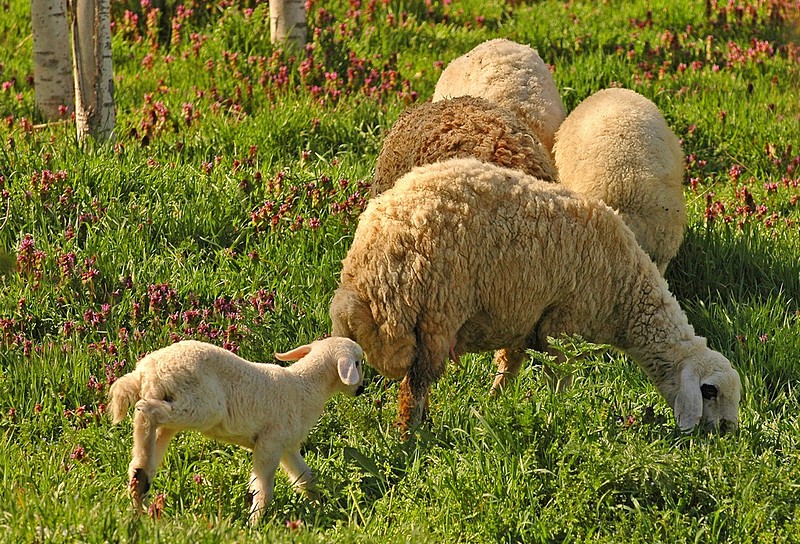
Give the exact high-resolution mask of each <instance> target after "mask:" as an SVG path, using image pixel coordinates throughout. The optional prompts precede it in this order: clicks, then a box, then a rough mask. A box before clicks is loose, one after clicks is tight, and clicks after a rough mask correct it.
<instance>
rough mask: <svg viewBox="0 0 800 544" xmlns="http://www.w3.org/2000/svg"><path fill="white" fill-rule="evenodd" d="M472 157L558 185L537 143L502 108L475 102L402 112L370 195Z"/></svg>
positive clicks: (452, 102)
mask: <svg viewBox="0 0 800 544" xmlns="http://www.w3.org/2000/svg"><path fill="white" fill-rule="evenodd" d="M457 157H475V158H477V159H481V160H483V161H486V162H491V163H493V164H497V165H499V166H505V167H508V168H514V169H516V170H522V171H523V172H525V173H527V174H530V175H532V176H535V177H537V178H539V179H542V180H544V181H556V180H557V178H558V175H557V174H556V168H555V165H554V164H553V160H552V158H551V157H550V154H549V152H548V151H546V150H545V149H544V148H543V147H542V144H541V143H540V142H539V140H538V139H537V138H536V137H535V136H534V135H532V134H531V133H530V132H529V130H528V127H526V126H525V125H524V124H523V123H522V122H521V121H520V120H519V119H518V118H517V117H516V116H515V115H514V114H512V113H511V112H510V111H508V110H506V109H505V108H503V107H501V106H498V105H496V104H493V103H491V102H489V101H488V100H484V99H483V98H476V97H473V96H462V97H458V98H453V99H452V100H442V101H439V102H426V103H424V104H421V105H419V106H416V107H414V108H410V109H408V110H406V111H404V112H403V113H402V114H401V115H400V117H399V119H398V120H397V122H396V123H395V124H394V125H393V126H392V128H391V130H390V131H389V132H388V134H387V135H386V138H385V139H384V141H383V147H382V148H381V152H380V154H379V155H378V160H377V162H376V163H375V176H374V178H373V182H372V188H371V194H372V196H376V195H378V194H380V193H382V192H383V191H385V190H386V189H388V188H390V187H391V186H392V185H394V183H395V181H397V179H398V178H400V177H401V176H402V175H403V174H405V173H407V172H408V171H409V170H411V169H412V168H413V167H414V166H422V165H423V164H430V163H432V162H437V161H442V160H445V159H450V158H457Z"/></svg>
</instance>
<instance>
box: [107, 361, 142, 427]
mask: <svg viewBox="0 0 800 544" xmlns="http://www.w3.org/2000/svg"><path fill="white" fill-rule="evenodd" d="M141 385H142V375H141V373H139V372H137V371H135V370H134V371H133V372H130V373H128V374H125V375H124V376H122V377H121V378H117V380H116V381H115V382H114V383H113V384H111V389H109V390H108V410H109V412H111V421H112V422H113V423H115V424H116V423H119V422H120V421H122V420H123V419H125V415H126V414H127V413H128V409H129V408H130V407H131V406H133V405H134V404H136V401H138V400H139V399H140V398H141V397H139V390H140V388H141Z"/></svg>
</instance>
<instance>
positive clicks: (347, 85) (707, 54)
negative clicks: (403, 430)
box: [0, 0, 800, 543]
mask: <svg viewBox="0 0 800 544" xmlns="http://www.w3.org/2000/svg"><path fill="white" fill-rule="evenodd" d="M154 4H155V3H154ZM229 4H230V3H220V4H214V3H208V4H200V3H194V2H187V3H186V4H184V5H185V6H186V7H189V8H191V10H192V11H191V12H190V13H189V12H185V11H180V12H179V10H178V5H179V4H178V3H176V2H161V3H160V4H159V5H160V6H161V11H160V12H159V13H161V14H162V16H161V17H160V19H159V18H154V19H152V21H153V22H154V24H153V25H151V26H150V27H148V25H147V24H146V20H147V14H146V11H147V10H146V9H145V8H142V6H141V5H140V3H138V2H132V1H120V2H115V3H114V6H113V13H114V15H115V24H116V31H115V33H114V37H113V42H112V43H113V60H114V70H115V74H116V77H117V80H116V99H117V106H118V127H117V138H116V142H114V143H112V144H105V145H100V144H96V143H93V142H89V143H87V144H86V145H84V146H79V145H78V144H77V142H76V139H75V127H74V125H73V124H72V123H71V122H69V120H67V122H64V123H61V124H54V125H50V126H44V127H34V125H38V124H39V123H41V122H42V120H41V119H40V118H39V117H38V116H37V114H36V112H35V111H34V102H33V100H34V98H33V88H32V85H31V76H32V73H33V62H32V40H31V36H30V20H29V4H28V3H26V2H22V1H21V0H11V1H10V3H9V5H8V11H7V14H8V16H4V17H2V18H0V83H3V86H2V89H0V197H1V198H0V451H2V452H3V455H2V456H0V481H2V486H0V535H3V536H1V537H0V540H2V541H4V542H15V543H16V542H92V543H93V542H138V541H142V542H154V541H155V542H170V543H173V542H178V543H180V542H192V543H195V542H208V543H211V542H245V541H248V542H250V541H255V542H331V541H337V542H363V541H367V542H373V541H374V542H414V543H417V542H431V543H433V542H437V543H438V542H588V541H592V542H648V543H649V542H698V541H706V542H708V541H711V542H737V543H738V542H797V541H800V521H799V520H800V455H799V454H798V451H800V449H799V448H800V421H798V411H797V406H798V401H799V400H800V394H798V389H797V388H798V383H800V304H798V299H799V298H800V202H798V194H800V189H798V187H797V184H798V181H800V138H798V135H800V94H798V93H800V91H799V89H800V32H799V31H798V29H799V28H800V27H799V26H798V21H797V20H795V21H792V20H791V19H790V17H789V16H790V15H791V14H793V13H794V14H796V13H798V10H800V6H798V4H797V2H796V1H778V0H770V1H767V2H745V3H743V4H742V11H741V18H738V16H737V12H736V11H735V10H733V11H731V12H727V11H726V8H725V6H727V3H722V2H720V3H719V5H716V3H712V4H713V5H711V10H710V12H708V13H707V12H706V5H705V3H702V2H689V1H681V2H666V1H651V2H641V1H637V2H620V1H605V2H568V3H564V2H555V1H550V0H544V1H539V2H530V3H520V2H500V1H497V0H490V1H488V2H486V1H481V2H477V1H474V0H464V1H454V2H452V3H448V4H443V3H440V2H432V3H430V4H429V5H427V4H426V3H424V2H420V1H417V0H404V1H402V2H389V3H388V5H384V4H383V3H381V2H378V3H376V4H375V5H373V6H370V5H369V4H368V3H362V4H360V7H359V9H360V15H358V16H356V15H355V14H354V13H353V12H352V11H350V10H351V8H352V6H351V5H350V3H348V2H338V1H336V2H331V3H324V4H318V3H317V4H314V5H312V11H311V13H310V15H309V20H310V21H311V22H312V23H311V24H312V25H317V26H319V29H320V31H319V32H318V33H317V35H316V37H315V38H314V41H313V46H314V48H313V50H312V51H311V52H310V53H309V56H308V59H311V60H310V61H309V60H306V61H305V63H302V61H303V59H307V57H306V55H305V54H303V55H300V56H299V58H298V55H296V54H294V53H292V52H285V51H282V50H280V49H276V48H274V47H273V46H272V45H271V44H270V43H269V39H268V35H269V29H268V23H267V20H268V19H267V14H268V9H267V5H266V4H264V3H258V2H255V1H250V0H248V1H245V2H240V3H236V2H234V3H232V4H233V5H229ZM320 8H324V9H325V10H326V12H325V13H321V12H320ZM126 9H127V10H130V11H131V12H133V13H136V14H137V15H138V17H139V19H138V23H136V24H133V23H132V22H131V19H130V16H127V19H126V15H125V10H126ZM250 9H253V10H254V11H252V12H250V11H249V10H250ZM180 13H184V16H182V15H180ZM648 13H649V14H648ZM173 20H174V21H175V22H179V23H180V24H181V28H180V31H179V32H177V33H173V32H172V31H171V28H172V22H173ZM494 37H509V38H511V39H515V40H518V41H522V42H526V43H530V44H531V45H532V46H534V47H536V48H537V50H538V51H539V53H540V54H541V55H542V57H543V58H544V59H545V60H546V61H547V62H549V63H551V64H552V65H554V67H555V71H554V77H555V79H556V82H557V84H558V87H559V89H560V91H561V95H562V98H563V100H564V103H565V105H566V107H567V109H568V110H571V109H573V108H574V107H575V106H576V105H577V104H578V103H579V102H580V101H581V100H582V99H584V98H585V97H586V96H588V95H589V94H591V93H592V92H595V91H596V90H598V89H601V88H604V87H607V86H610V85H624V86H626V87H630V88H633V89H635V90H636V91H638V92H640V93H642V94H644V95H645V96H647V97H648V98H650V99H652V100H653V101H654V102H655V103H656V104H658V106H659V107H660V108H661V109H662V111H663V112H664V115H665V117H666V118H667V120H668V122H669V124H670V125H671V126H672V127H673V128H674V130H675V132H676V133H677V134H678V135H679V137H680V138H681V139H682V141H683V144H684V149H685V151H686V154H687V155H688V156H689V159H690V160H689V164H688V166H687V172H686V187H685V195H686V201H687V204H688V209H689V228H688V230H687V233H686V238H685V241H684V244H683V246H682V248H681V251H680V253H679V254H678V256H677V257H676V258H675V260H674V261H673V262H672V263H671V265H670V267H669V269H668V270H667V279H668V281H669V283H670V286H671V288H672V291H673V293H674V294H675V296H676V298H677V299H678V300H679V302H680V303H681V306H682V307H683V308H684V310H685V311H686V312H687V314H688V316H689V319H690V321H691V322H692V324H693V325H694V327H695V329H696V330H697V332H698V334H701V335H703V336H705V337H707V338H708V342H709V344H710V345H711V346H712V347H713V348H715V349H717V350H719V351H721V352H722V353H724V354H725V355H726V356H728V357H729V358H730V359H731V360H732V361H733V363H734V365H735V366H736V367H737V369H738V370H739V371H740V373H741V375H742V381H743V385H744V394H743V399H742V403H741V411H740V417H741V425H740V430H739V431H738V432H737V433H736V434H735V435H732V436H725V437H716V436H699V435H682V434H681V433H680V432H678V431H677V429H676V427H675V424H674V419H673V416H672V413H671V411H670V410H669V407H668V406H667V405H666V404H665V403H664V401H663V399H662V398H661V397H660V396H659V395H658V393H657V392H656V391H655V389H654V388H653V386H652V385H651V384H650V382H649V381H648V380H647V379H646V378H645V377H644V375H643V373H642V372H641V371H640V370H639V369H638V368H637V367H636V366H635V365H634V364H633V363H632V362H631V361H630V360H628V359H626V358H625V357H623V356H621V355H619V354H616V353H615V352H613V351H609V352H603V351H600V352H595V351H592V350H590V349H588V348H589V346H586V345H584V344H582V343H580V342H578V343H577V345H575V346H572V347H570V348H569V349H571V350H576V351H577V352H578V353H581V354H582V356H581V357H578V358H577V359H576V362H575V374H576V380H575V385H574V386H573V387H572V388H571V389H570V390H568V391H566V392H564V393H561V394H555V393H553V392H552V390H551V388H550V387H549V385H548V383H547V380H546V379H545V377H544V375H543V372H542V371H541V364H542V362H543V361H542V356H540V355H535V356H534V357H533V359H532V362H531V363H530V364H529V365H527V366H526V367H525V368H524V369H523V371H522V373H521V375H520V377H519V379H518V380H516V381H515V382H514V384H513V385H512V386H510V387H509V388H508V390H507V391H505V392H504V394H503V395H501V396H500V397H499V398H489V397H488V395H487V392H488V388H489V385H490V383H491V380H492V377H493V368H492V365H491V358H490V357H491V356H490V354H481V355H471V356H467V357H464V358H463V359H462V361H461V365H460V366H458V367H455V366H454V367H451V368H450V370H449V372H448V374H447V375H446V376H445V377H444V378H443V379H442V380H441V381H440V382H439V383H438V384H437V385H436V386H435V388H434V389H433V392H432V409H431V420H430V422H429V424H427V425H426V426H424V427H423V428H421V429H420V430H419V432H418V433H417V434H416V435H415V436H414V437H413V439H412V440H409V441H407V442H403V441H401V440H400V438H399V436H398V433H397V431H396V430H395V429H394V428H393V426H392V423H393V421H394V417H395V414H396V401H395V399H396V394H397V384H395V383H391V382H388V381H386V380H384V379H382V378H380V377H379V376H378V375H377V373H374V372H373V371H370V376H369V377H370V381H369V387H368V389H367V392H366V393H365V395H363V396H361V397H359V398H357V399H348V398H335V399H333V400H332V401H331V402H330V403H329V405H328V409H327V410H326V413H325V414H324V415H323V417H322V419H321V420H320V422H319V425H318V426H317V427H316V428H315V429H314V430H313V431H312V432H311V435H310V436H309V440H308V442H307V444H306V446H305V448H304V456H305V458H306V461H307V462H308V464H309V465H310V466H311V467H312V468H314V469H315V470H316V471H317V473H318V474H319V481H320V487H321V488H322V491H323V493H322V495H323V499H322V501H321V502H319V503H311V502H309V501H307V500H306V499H304V498H302V497H301V496H299V495H296V494H295V493H293V492H292V490H291V488H290V485H289V483H288V481H287V480H286V478H285V477H282V476H281V477H279V478H278V483H277V488H276V494H275V499H274V502H273V503H272V504H271V506H270V510H269V512H268V514H267V515H266V520H265V521H264V523H263V524H262V525H260V526H259V527H257V528H254V529H249V528H247V527H246V525H245V520H246V517H247V508H246V507H245V504H244V494H245V490H246V487H247V482H248V477H249V471H250V469H249V463H250V460H249V454H248V452H246V451H245V450H242V449H240V448H236V447H233V446H228V445H224V444H219V443H215V442H212V441H210V440H207V439H205V438H203V437H201V436H199V435H197V434H191V433H188V434H185V435H182V436H181V437H180V438H179V439H177V440H176V441H175V442H174V444H173V446H172V448H171V450H170V452H169V454H168V456H167V459H166V463H165V466H164V467H163V468H162V470H161V471H160V472H159V474H158V476H157V477H156V480H155V482H154V488H153V495H157V494H163V497H162V500H163V508H162V511H161V516H160V519H151V518H150V517H147V516H145V517H143V518H136V517H135V516H134V515H133V512H132V507H131V504H130V501H129V499H128V498H127V497H126V494H125V485H126V482H125V471H126V466H127V463H128V460H129V454H130V445H131V424H130V420H127V421H126V422H124V423H123V424H122V425H120V426H117V427H112V426H111V425H110V422H109V419H108V417H107V416H106V415H105V414H104V413H103V412H104V402H105V395H106V392H107V381H108V378H109V377H111V376H115V375H120V374H122V373H123V372H126V371H128V370H130V369H131V368H132V367H133V365H134V364H135V362H136V360H137V359H138V358H139V357H140V356H141V355H142V354H143V353H146V352H149V351H152V350H154V349H157V348H158V347H162V346H164V345H166V344H168V343H170V342H172V341H174V340H175V339H177V338H184V337H194V338H199V339H203V340H208V341H212V342H214V343H217V344H220V345H226V346H227V347H229V348H231V349H237V350H238V352H239V353H240V354H241V355H243V356H245V357H248V358H251V359H254V360H261V361H271V360H272V353H274V352H275V351H285V350H287V349H289V348H291V347H294V346H295V345H299V344H301V343H304V342H306V341H308V340H311V339H314V338H318V337H320V336H322V335H324V334H326V333H327V332H328V331H329V328H330V322H329V318H328V315H327V308H328V304H329V301H330V297H331V295H332V292H333V290H334V289H335V287H336V283H337V280H338V273H339V270H340V262H341V259H342V258H343V257H344V255H345V254H346V252H347V248H348V247H349V244H350V242H351V240H352V234H353V231H354V227H355V224H356V221H357V217H358V214H359V213H360V212H361V210H362V209H363V207H364V206H365V204H366V194H367V189H366V184H367V183H368V182H369V179H370V176H371V174H372V168H373V165H374V161H375V158H376V156H377V153H378V151H379V149H380V145H381V138H382V135H383V133H384V132H385V131H386V130H387V129H388V128H389V127H391V125H392V123H393V122H394V120H395V119H396V118H397V116H398V115H399V114H400V112H401V111H402V110H403V109H404V108H405V107H406V106H407V105H409V104H411V103H413V102H414V101H419V100H426V99H428V98H429V97H430V96H431V95H432V93H433V88H434V86H435V84H436V80H437V79H438V77H439V74H440V73H441V70H442V66H443V65H446V63H447V62H449V61H450V60H452V59H453V58H455V57H457V56H458V55H461V54H463V53H465V52H466V51H468V50H469V49H470V48H472V47H474V46H475V45H477V44H478V43H480V42H482V41H484V40H486V39H490V38H494ZM759 44H761V45H759ZM764 44H767V45H766V46H765V45H764ZM751 49H752V51H749V50H751ZM326 73H327V74H329V77H328V79H326V77H325V74H326ZM332 73H336V74H337V76H336V79H335V80H334V79H331V77H330V74H332ZM744 188H746V189H747V191H745V190H744ZM297 520H302V525H301V526H300V527H299V528H297V529H290V528H288V527H287V522H295V521H297Z"/></svg>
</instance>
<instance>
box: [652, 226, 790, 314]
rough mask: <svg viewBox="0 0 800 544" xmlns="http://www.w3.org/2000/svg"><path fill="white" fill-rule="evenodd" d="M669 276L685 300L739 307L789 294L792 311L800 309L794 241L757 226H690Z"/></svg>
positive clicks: (677, 294)
mask: <svg viewBox="0 0 800 544" xmlns="http://www.w3.org/2000/svg"><path fill="white" fill-rule="evenodd" d="M666 277H667V281H668V282H669V284H670V289H671V291H672V293H673V294H674V295H675V297H676V298H677V299H678V300H679V301H681V302H683V301H691V302H699V301H702V302H704V303H705V304H707V305H710V304H723V305H726V306H736V305H738V304H742V303H746V302H752V301H759V302H768V301H770V300H772V299H774V298H775V297H776V296H778V295H779V294H780V293H784V294H785V295H786V296H787V298H788V305H789V308H787V310H788V311H797V310H798V307H799V306H798V300H797V298H795V297H796V296H797V295H798V294H800V262H798V261H797V258H796V256H795V255H793V253H792V249H791V247H790V242H789V241H788V240H785V239H779V238H775V239H770V238H767V237H765V236H764V235H762V234H760V233H757V232H755V231H753V230H752V229H749V230H748V229H746V230H744V231H739V232H737V230H736V228H735V227H730V228H729V227H728V226H725V227H723V228H714V229H711V230H708V229H706V228H705V227H702V226H695V227H693V228H689V229H688V230H687V232H686V236H685V238H684V242H683V245H682V246H681V249H680V251H679V252H678V255H677V256H676V257H675V259H674V260H673V261H672V263H671V264H670V266H669V269H668V270H667V274H666Z"/></svg>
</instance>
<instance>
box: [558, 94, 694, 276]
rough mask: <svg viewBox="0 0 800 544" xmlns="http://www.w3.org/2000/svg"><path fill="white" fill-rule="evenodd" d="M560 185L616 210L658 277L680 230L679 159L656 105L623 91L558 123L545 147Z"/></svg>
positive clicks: (592, 100)
mask: <svg viewBox="0 0 800 544" xmlns="http://www.w3.org/2000/svg"><path fill="white" fill-rule="evenodd" d="M553 154H554V156H555V161H556V167H557V168H558V172H559V178H560V181H561V183H562V184H563V185H564V186H565V187H569V188H570V189H573V190H574V191H577V192H580V193H583V194H585V195H587V196H590V197H592V198H598V199H600V200H602V201H603V202H605V203H606V204H608V205H609V206H611V207H612V208H614V209H615V210H617V211H619V214H620V215H621V216H622V219H623V220H624V221H625V224H626V225H628V226H629V227H630V228H631V230H632V231H633V233H634V234H635V235H636V240H637V241H638V242H639V245H641V246H642V248H643V249H644V250H645V252H646V253H647V254H648V255H650V257H651V258H652V259H653V261H655V263H656V265H657V266H658V269H659V271H660V272H661V273H662V274H663V273H664V271H665V270H666V268H667V264H668V263H669V262H670V260H671V259H672V258H673V257H674V256H675V255H676V254H677V253H678V249H679V247H680V245H681V242H682V241H683V233H684V229H685V227H686V205H685V203H684V196H683V186H682V181H683V171H684V157H683V151H682V150H681V145H680V142H679V141H678V138H677V137H676V136H675V134H674V133H673V132H672V130H670V128H669V126H667V122H666V121H665V120H664V116H663V115H662V114H661V112H660V111H659V109H658V107H657V106H656V105H655V104H653V102H651V101H650V100H648V99H647V98H645V97H644V96H642V95H640V94H638V93H637V92H635V91H631V90H628V89H619V88H612V89H605V90H602V91H599V92H597V93H595V94H593V95H591V96H589V97H588V98H587V99H585V100H584V101H583V102H581V103H580V104H579V105H578V107H577V108H575V109H574V110H573V111H572V112H571V113H570V114H569V115H568V116H567V118H566V120H565V121H564V122H563V123H562V124H561V126H560V127H559V129H558V132H557V133H556V138H555V146H554V147H553Z"/></svg>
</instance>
